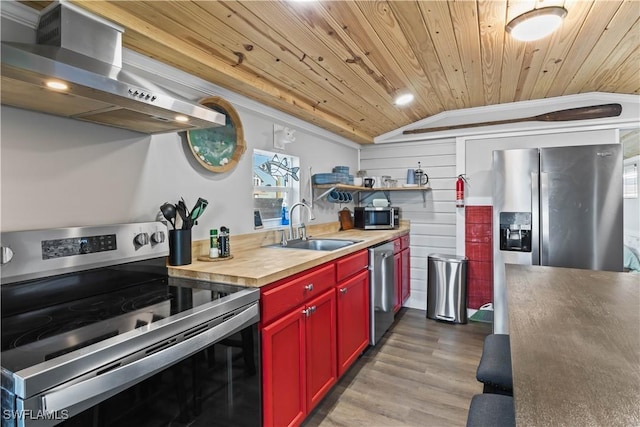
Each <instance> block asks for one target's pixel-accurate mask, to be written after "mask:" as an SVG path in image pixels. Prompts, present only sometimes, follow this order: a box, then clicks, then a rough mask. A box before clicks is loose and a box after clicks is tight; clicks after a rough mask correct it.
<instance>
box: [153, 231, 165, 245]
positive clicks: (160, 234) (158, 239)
mask: <svg viewBox="0 0 640 427" xmlns="http://www.w3.org/2000/svg"><path fill="white" fill-rule="evenodd" d="M164 239H165V234H164V231H156V232H155V233H153V234H152V235H151V241H152V242H153V243H162V242H164Z"/></svg>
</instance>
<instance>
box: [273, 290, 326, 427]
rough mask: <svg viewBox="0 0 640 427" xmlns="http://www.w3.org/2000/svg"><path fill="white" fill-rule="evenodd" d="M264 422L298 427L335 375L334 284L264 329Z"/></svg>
mask: <svg viewBox="0 0 640 427" xmlns="http://www.w3.org/2000/svg"><path fill="white" fill-rule="evenodd" d="M262 370H263V376H262V379H263V385H262V391H263V409H264V411H263V420H264V422H263V424H264V426H274V427H280V426H297V425H300V423H302V421H303V420H304V418H305V417H306V415H307V414H308V413H309V412H310V411H311V410H312V409H313V407H314V406H315V405H316V404H317V403H318V402H319V401H320V400H321V399H322V398H323V397H324V396H325V394H327V392H328V391H329V390H330V389H331V387H333V385H334V384H335V383H336V381H337V379H338V375H337V358H336V299H335V293H334V290H333V288H332V289H329V290H328V291H326V292H324V293H323V294H321V295H320V296H318V297H316V298H314V299H311V300H309V301H308V302H307V303H306V304H305V305H304V306H300V307H299V308H296V309H294V310H293V311H292V312H291V313H289V314H287V315H285V316H283V317H281V318H279V319H278V320H276V321H274V322H273V323H270V324H269V325H267V326H265V327H263V328H262Z"/></svg>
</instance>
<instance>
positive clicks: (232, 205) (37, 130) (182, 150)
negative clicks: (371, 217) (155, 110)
mask: <svg viewBox="0 0 640 427" xmlns="http://www.w3.org/2000/svg"><path fill="white" fill-rule="evenodd" d="M32 33H33V29H30V28H28V27H25V26H24V25H18V24H16V23H15V22H13V21H11V20H8V19H5V17H4V16H3V19H2V39H3V40H16V39H17V40H26V39H29V37H30V36H32ZM123 56H124V58H123V59H124V68H128V69H135V70H136V71H140V70H142V71H141V72H142V73H145V71H144V70H145V69H146V70H147V71H148V72H146V74H147V77H153V80H155V81H156V82H158V83H160V84H162V85H165V86H168V89H170V90H172V91H174V92H176V93H179V94H181V95H183V96H186V97H187V98H189V99H193V100H197V99H200V98H203V97H206V96H216V95H217V96H221V97H223V98H224V99H226V100H228V101H229V102H231V103H232V104H233V105H234V107H235V108H236V109H237V111H238V114H239V115H240V119H241V122H242V124H243V127H244V133H245V139H246V143H247V151H246V153H245V154H244V156H243V157H242V159H241V160H240V162H239V164H238V165H237V166H236V167H235V168H234V169H233V170H232V171H230V172H227V173H223V174H215V173H211V172H209V171H207V170H206V169H204V168H202V167H201V166H200V165H199V164H198V163H197V162H196V161H195V159H194V158H193V155H192V154H191V151H190V150H189V147H188V145H187V142H186V138H185V137H184V134H183V133H170V134H163V135H154V136H148V135H142V134H138V133H135V132H129V131H124V130H119V129H116V128H111V127H107V126H100V125H94V124H89V123H83V122H80V121H75V120H70V119H65V118H60V117H55V116H51V115H46V114H41V113H35V112H30V111H26V110H20V109H16V108H12V107H8V106H4V105H3V106H2V107H1V109H0V115H1V120H2V126H1V133H0V138H1V139H0V158H1V160H0V178H1V198H0V219H1V223H0V230H2V231H13V230H27V229H36V228H51V227H65V226H81V225H97V224H110V223H119V222H132V221H149V220H154V219H155V218H156V215H157V213H158V210H159V206H160V205H161V204H162V203H163V202H165V201H169V202H176V201H178V200H179V199H180V197H184V199H185V200H186V202H187V204H188V205H189V207H190V206H191V205H193V204H194V203H195V201H196V200H197V198H198V197H204V198H205V199H207V200H209V202H210V204H209V207H208V209H207V211H206V212H205V213H204V215H203V216H202V218H201V219H200V220H199V225H198V226H196V227H195V228H194V239H206V238H208V236H209V229H210V228H213V227H216V228H218V227H220V226H221V225H226V226H228V227H230V229H231V231H232V233H238V234H240V233H249V232H252V231H253V209H252V206H253V205H252V187H251V182H252V181H251V177H252V171H251V168H252V158H251V157H252V156H251V155H252V151H253V149H255V148H258V149H263V150H271V151H277V150H274V149H273V125H274V124H279V125H285V126H287V127H290V128H292V129H295V130H296V141H295V143H293V144H288V145H287V147H286V152H287V153H288V154H292V155H295V156H298V157H299V158H300V163H301V171H302V177H301V179H302V181H301V193H302V197H305V198H307V199H309V197H310V195H309V186H308V183H309V179H310V177H309V167H312V168H313V173H318V172H330V171H331V169H332V167H333V166H335V165H337V164H339V165H346V166H350V167H351V169H352V170H353V171H355V170H357V168H358V149H359V146H358V145H357V144H355V143H353V142H351V141H348V140H346V139H345V138H343V137H341V136H339V135H335V134H333V133H330V132H327V131H324V130H322V129H320V128H318V127H316V126H314V125H312V124H310V123H307V122H304V121H302V120H299V119H296V118H294V117H292V116H290V115H287V114H284V113H281V112H278V111H276V110H274V109H272V108H269V107H266V106H264V105H262V104H259V103H257V102H255V101H252V100H249V99H247V98H245V97H242V96H240V95H238V94H235V93H232V92H230V91H227V90H225V89H223V88H220V87H217V86H215V85H212V84H209V83H207V82H205V81H203V80H200V79H197V78H195V77H193V76H189V75H187V74H185V73H182V72H179V71H178V70H175V69H173V68H171V67H168V66H166V65H163V64H160V63H157V62H155V61H153V60H150V59H148V58H144V57H141V56H140V55H137V54H134V53H132V52H130V51H126V50H125V52H124V55H123ZM172 79H175V80H173V81H172ZM338 209H339V205H334V204H329V203H326V202H318V203H316V205H315V208H314V212H315V214H316V217H317V220H316V222H318V223H323V222H329V221H337V219H338V217H337V211H338ZM296 216H297V215H296ZM294 219H295V218H294ZM296 222H297V220H296Z"/></svg>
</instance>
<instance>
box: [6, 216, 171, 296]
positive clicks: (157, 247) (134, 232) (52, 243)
mask: <svg viewBox="0 0 640 427" xmlns="http://www.w3.org/2000/svg"><path fill="white" fill-rule="evenodd" d="M166 233H167V225H166V224H165V223H163V222H160V221H153V222H139V223H130V224H114V225H103V226H91V227H68V228H54V229H49V230H27V231H12V232H6V233H0V242H1V244H0V247H1V248H2V251H1V252H0V254H1V255H2V257H1V258H2V259H1V260H0V261H1V265H2V268H0V279H2V283H3V284H4V283H13V282H17V281H22V280H28V279H34V278H38V277H46V276H53V275H56V274H62V273H68V272H74V271H81V270H88V269H90V268H97V267H104V266H109V265H117V264H124V263H128V262H133V261H142V260H147V259H152V258H160V257H165V256H167V255H169V243H168V241H167V239H165V236H166ZM10 255H12V256H10Z"/></svg>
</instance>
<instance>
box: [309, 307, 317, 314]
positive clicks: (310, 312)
mask: <svg viewBox="0 0 640 427" xmlns="http://www.w3.org/2000/svg"><path fill="white" fill-rule="evenodd" d="M315 312H316V306H315V305H312V306H311V307H309V316H311V315H312V314H313V313H315Z"/></svg>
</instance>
